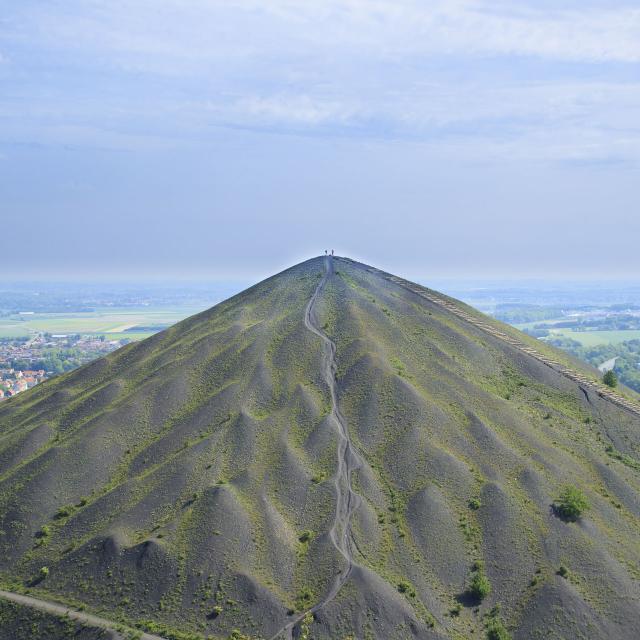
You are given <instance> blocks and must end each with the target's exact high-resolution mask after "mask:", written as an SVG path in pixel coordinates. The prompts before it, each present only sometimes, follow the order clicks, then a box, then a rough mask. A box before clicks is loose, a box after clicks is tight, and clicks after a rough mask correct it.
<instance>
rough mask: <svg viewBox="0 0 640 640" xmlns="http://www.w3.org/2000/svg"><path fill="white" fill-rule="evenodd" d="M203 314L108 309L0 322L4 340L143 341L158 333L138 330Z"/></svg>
mask: <svg viewBox="0 0 640 640" xmlns="http://www.w3.org/2000/svg"><path fill="white" fill-rule="evenodd" d="M199 311H202V308H200V307H191V306H189V307H187V306H185V307H181V306H176V307H133V308H132V307H125V308H114V307H105V308H99V309H96V310H95V311H93V312H89V313H35V314H33V315H22V316H21V315H11V316H7V317H3V318H0V338H18V337H22V336H31V335H34V334H36V333H40V332H48V333H60V334H73V333H81V334H89V335H96V336H100V335H104V336H105V337H107V338H109V339H112V340H119V339H122V338H131V339H132V340H142V339H143V338H146V337H148V336H150V335H152V334H153V333H155V331H136V328H137V327H141V328H143V327H159V328H165V327H168V326H170V325H172V324H175V323H176V322H178V321H180V320H182V319H184V318H186V317H188V316H191V315H193V314H194V313H198V312H199Z"/></svg>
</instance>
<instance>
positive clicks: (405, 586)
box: [398, 580, 416, 598]
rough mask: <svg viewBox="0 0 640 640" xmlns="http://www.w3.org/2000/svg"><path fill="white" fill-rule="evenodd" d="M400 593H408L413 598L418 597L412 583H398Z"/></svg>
mask: <svg viewBox="0 0 640 640" xmlns="http://www.w3.org/2000/svg"><path fill="white" fill-rule="evenodd" d="M398 591H399V592H400V593H406V594H407V595H408V596H410V597H411V598H415V597H416V592H415V589H414V588H413V586H412V585H411V583H410V582H407V581H406V580H400V582H398Z"/></svg>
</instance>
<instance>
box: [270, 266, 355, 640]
mask: <svg viewBox="0 0 640 640" xmlns="http://www.w3.org/2000/svg"><path fill="white" fill-rule="evenodd" d="M332 275H333V258H332V257H331V256H327V258H325V274H324V276H323V278H322V280H321V281H320V283H319V284H318V286H317V287H316V290H315V292H314V294H313V296H311V299H310V300H309V304H308V305H307V308H306V309H305V314H304V324H305V326H306V327H307V329H309V331H311V332H312V333H314V334H315V335H317V336H318V337H319V338H320V339H321V340H322V342H323V348H324V354H323V367H322V374H323V377H324V379H325V382H326V384H327V387H328V389H329V393H330V395H331V413H330V416H329V417H330V420H332V421H333V422H334V423H335V425H336V427H337V429H336V431H337V434H338V455H337V458H338V459H337V467H336V473H335V477H334V484H335V489H336V512H335V517H334V520H333V525H332V527H331V529H330V531H329V536H330V538H331V542H332V543H333V546H334V547H335V548H336V549H337V551H338V552H339V553H340V555H341V556H342V557H343V558H344V559H345V562H346V566H345V568H344V569H342V570H341V571H340V572H339V573H338V574H336V576H335V578H334V580H333V582H332V584H331V587H330V588H329V590H328V591H327V593H326V594H325V595H324V597H323V598H322V599H321V600H320V601H319V602H317V603H316V604H315V605H313V607H311V608H309V609H308V610H307V611H305V612H303V613H301V614H299V615H298V616H296V617H295V618H294V619H293V620H292V621H291V622H289V623H288V624H287V625H286V626H285V627H283V628H282V629H281V630H280V631H278V632H277V633H276V634H275V635H274V636H273V637H272V639H271V640H275V639H276V638H282V637H284V638H293V630H294V628H295V627H296V625H297V624H299V623H300V621H301V620H302V619H303V618H304V617H305V616H306V615H308V614H309V613H315V612H316V611H318V610H320V609H322V608H323V607H324V606H326V605H327V604H329V603H330V602H331V601H332V600H333V599H334V598H335V597H336V596H337V595H338V593H339V592H340V589H342V587H343V585H344V584H345V582H346V581H347V580H348V579H349V576H350V575H351V571H352V570H353V567H354V565H355V561H354V558H353V537H352V533H351V517H352V515H353V512H354V511H355V510H356V509H357V508H358V506H359V505H360V497H359V496H358V495H357V494H356V493H355V492H354V491H353V488H352V486H351V475H352V473H353V472H354V471H355V470H356V469H358V468H359V467H360V457H359V455H358V453H357V451H356V450H355V449H354V447H353V444H352V442H351V438H350V437H349V430H348V428H347V423H346V420H345V418H344V416H343V415H342V413H341V412H340V409H339V407H338V393H337V384H336V368H337V365H336V358H335V356H336V345H335V344H334V343H333V341H332V340H331V339H330V338H329V337H328V336H327V335H326V334H325V333H324V332H323V331H322V330H321V329H320V328H319V327H318V326H317V325H316V324H315V318H314V313H313V312H314V307H315V304H316V301H317V300H318V298H319V296H320V295H321V293H322V291H323V289H324V287H325V285H326V283H327V281H328V280H329V278H330V277H331V276H332Z"/></svg>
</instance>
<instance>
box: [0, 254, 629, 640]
mask: <svg viewBox="0 0 640 640" xmlns="http://www.w3.org/2000/svg"><path fill="white" fill-rule="evenodd" d="M591 375H592V374H591V372H590V371H589V370H588V369H585V370H583V371H576V367H575V365H574V364H573V363H571V362H568V361H567V360H566V358H565V357H564V356H563V355H561V354H559V353H557V352H555V351H553V350H548V349H545V348H544V347H541V346H538V345H537V344H536V343H534V342H530V341H528V340H527V338H526V337H524V336H522V335H521V334H517V333H516V332H514V331H513V330H511V329H510V328H506V327H504V326H502V325H500V323H495V322H493V321H490V320H488V319H486V318H485V317H483V316H481V315H480V314H477V313H476V312H473V311H472V310H471V309H469V308H467V307H465V306H464V305H462V304H460V303H457V302H456V301H453V300H451V299H449V298H446V297H445V296H442V295H440V294H437V293H436V292H433V291H430V290H427V289H424V288H422V287H418V286H417V285H413V284H412V283H408V282H406V281H404V280H401V279H398V278H395V277H394V276H390V275H389V274H385V273H383V272H380V271H378V270H376V269H372V268H371V267H367V266H365V265H362V264H358V263H355V262H352V261H350V260H347V259H342V258H335V259H333V260H332V259H330V258H329V259H327V260H325V259H324V258H318V259H313V260H309V261H307V262H305V263H302V264H300V265H297V266H295V267H293V268H292V269H289V270H287V271H285V272H283V273H281V274H278V275H277V276H274V277H273V278H270V279H268V280H265V281H264V282H262V283H260V284H258V285H256V286H255V287H252V288H251V289H248V290H247V291H245V292H243V293H242V294H240V295H238V296H235V297H234V298H231V299H230V300H228V301H226V302H224V303H222V304H220V305H218V306H216V307H214V308H213V309H211V310H209V311H207V312H205V313H202V314H199V315H198V316H194V317H192V318H189V319H188V320H185V321H184V322H181V323H179V324H178V325H176V326H174V327H172V328H171V329H169V330H168V331H165V332H163V333H161V334H158V335H156V336H153V337H152V338H149V339H148V340H145V341H144V342H142V343H138V344H136V345H130V346H128V347H125V348H124V349H121V350H119V351H117V352H115V353H113V354H111V355H110V356H108V357H106V358H103V359H101V360H99V361H96V362H95V363H92V364H91V365H89V366H87V367H84V368H82V369H79V370H77V371H75V372H72V373H71V374H68V375H65V376H61V377H60V378H57V379H54V380H52V381H50V382H48V383H45V384H44V385H42V386H41V387H39V388H35V389H34V390H32V391H29V392H26V393H24V394H21V395H20V396H17V397H16V398H14V399H11V400H10V401H7V402H4V403H3V404H2V405H0V570H1V571H2V574H1V577H2V579H3V582H4V584H5V585H8V586H10V587H12V588H13V589H17V588H19V587H20V585H22V586H24V585H26V584H31V588H32V589H33V591H34V593H36V594H38V596H39V597H52V598H53V597H57V598H63V599H65V600H66V601H67V602H69V603H71V604H75V605H76V606H80V605H81V604H83V605H86V606H87V607H88V608H89V609H91V610H92V611H95V612H97V613H100V614H101V615H103V616H104V617H109V618H112V619H122V620H125V621H127V622H129V623H132V624H133V623H136V622H140V623H141V624H143V625H146V628H147V629H148V630H150V631H152V632H156V633H158V634H160V635H164V636H166V637H168V636H171V635H174V636H175V637H180V636H179V634H177V633H176V632H175V631H180V632H182V633H183V634H184V633H186V632H189V633H192V634H194V637H198V635H199V636H211V637H212V638H226V637H228V636H230V635H232V634H233V633H234V630H239V631H238V633H242V634H245V635H246V636H251V637H259V638H271V637H280V638H285V637H297V635H298V634H299V633H300V630H301V629H302V628H304V627H309V628H310V630H311V633H312V636H313V637H314V638H348V637H355V638H380V639H383V638H384V639H389V638H398V639H399V638H467V637H480V636H481V635H482V634H483V633H484V630H485V627H486V625H488V624H496V625H497V624H498V623H497V622H496V620H500V621H501V622H502V623H503V624H504V625H506V627H508V628H509V629H510V630H511V633H512V636H513V637H514V638H518V639H520V638H538V637H540V638H554V637H557V638H580V637H584V638H590V639H591V638H611V637H615V638H636V637H638V635H639V634H640V623H639V622H638V620H639V619H640V586H639V583H638V579H639V577H640V570H639V568H638V567H639V566H640V562H639V561H640V533H639V531H640V529H639V526H638V525H639V524H640V412H638V410H636V409H635V405H634V404H633V401H632V400H631V401H630V400H625V399H624V398H621V397H619V396H617V395H614V396H612V397H607V396H606V394H605V392H604V391H603V390H601V389H600V388H599V387H598V386H597V385H596V384H595V383H591V382H590V381H589V378H590V376H591ZM566 484H572V485H577V486H578V487H580V488H581V490H582V491H583V492H584V493H585V494H586V495H587V497H588V499H589V502H590V503H591V509H590V510H589V511H588V512H587V514H586V515H585V516H584V517H583V518H582V519H580V520H578V521H577V522H565V521H563V520H562V519H560V518H558V517H557V515H556V514H555V512H554V511H553V509H552V508H551V505H552V503H553V500H554V498H556V497H557V496H558V494H559V493H560V491H561V490H562V487H563V486H564V485H566ZM43 566H46V567H47V568H48V569H49V571H48V575H46V576H45V575H40V574H39V572H40V568H41V567H43ZM473 566H476V567H477V566H482V567H483V568H482V569H481V570H480V571H478V570H476V571H473V569H472V568H473ZM561 566H562V567H563V568H566V571H562V572H561V573H564V574H565V575H564V576H563V575H559V574H558V571H559V570H560V567H561ZM478 573H483V574H486V576H487V578H488V580H489V582H490V585H491V591H490V594H488V595H487V597H485V598H484V599H483V600H482V601H481V602H480V601H474V600H473V598H471V597H470V596H469V595H468V593H467V587H468V585H469V581H470V580H471V578H472V577H473V575H474V574H478ZM497 604H499V605H500V610H499V613H498V612H497V611H496V610H495V609H494V607H495V605H497ZM309 612H311V613H312V614H313V616H310V615H307V614H309ZM174 630H175V631H174ZM0 637H2V636H1V634H0ZM184 637H186V636H184ZM236 637H240V636H238V634H236Z"/></svg>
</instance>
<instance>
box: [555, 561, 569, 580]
mask: <svg viewBox="0 0 640 640" xmlns="http://www.w3.org/2000/svg"><path fill="white" fill-rule="evenodd" d="M556 573H557V574H558V575H559V576H560V577H561V578H567V577H568V576H569V569H567V567H565V566H564V565H563V564H561V565H560V568H559V569H558V570H557V571H556Z"/></svg>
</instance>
